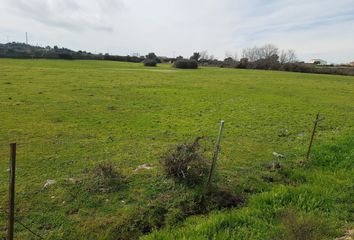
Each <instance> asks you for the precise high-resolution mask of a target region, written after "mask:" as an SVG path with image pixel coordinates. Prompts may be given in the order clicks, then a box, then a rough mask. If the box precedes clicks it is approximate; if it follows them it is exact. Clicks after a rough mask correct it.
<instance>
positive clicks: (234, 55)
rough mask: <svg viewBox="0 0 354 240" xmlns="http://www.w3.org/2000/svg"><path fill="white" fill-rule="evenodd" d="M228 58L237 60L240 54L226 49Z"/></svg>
mask: <svg viewBox="0 0 354 240" xmlns="http://www.w3.org/2000/svg"><path fill="white" fill-rule="evenodd" d="M227 58H232V59H233V60H234V61H237V60H238V54H237V53H236V52H235V53H232V52H230V51H226V52H225V59H227Z"/></svg>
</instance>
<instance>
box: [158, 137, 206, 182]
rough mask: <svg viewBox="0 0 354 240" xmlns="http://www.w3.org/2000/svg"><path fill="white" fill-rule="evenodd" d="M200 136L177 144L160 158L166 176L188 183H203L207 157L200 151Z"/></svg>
mask: <svg viewBox="0 0 354 240" xmlns="http://www.w3.org/2000/svg"><path fill="white" fill-rule="evenodd" d="M200 139H201V138H200V137H198V138H196V139H195V141H194V142H192V143H182V144H179V145H177V147H176V148H175V149H172V150H171V151H169V152H168V153H167V154H165V155H164V156H163V158H162V164H163V167H164V169H165V172H166V174H167V176H168V177H171V178H173V179H174V180H175V181H177V182H182V183H186V184H188V185H199V184H202V183H204V180H205V178H206V176H207V173H208V165H207V159H206V157H205V156H204V155H203V153H202V152H201V151H200V148H199V141H200Z"/></svg>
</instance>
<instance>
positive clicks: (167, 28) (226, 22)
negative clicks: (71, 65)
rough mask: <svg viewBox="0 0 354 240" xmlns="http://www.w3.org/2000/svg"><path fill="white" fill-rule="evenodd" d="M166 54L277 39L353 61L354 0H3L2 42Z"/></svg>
mask: <svg viewBox="0 0 354 240" xmlns="http://www.w3.org/2000/svg"><path fill="white" fill-rule="evenodd" d="M26 31H27V32H28V36H29V43H30V44H39V45H43V46H45V45H51V46H53V45H58V46H60V47H67V48H72V49H75V50H88V51H92V52H95V51H96V52H102V53H105V52H109V53H111V54H132V53H136V52H138V53H141V54H146V53H148V52H155V53H156V54H158V55H161V56H174V55H175V56H177V55H183V56H185V57H187V56H190V55H191V54H192V53H193V52H194V51H203V50H207V51H208V53H209V54H213V55H214V56H216V57H218V58H224V57H225V53H226V52H230V53H234V52H238V53H239V56H240V55H241V51H242V49H243V48H246V47H252V46H254V45H262V44H265V43H273V44H275V45H277V46H278V47H279V48H292V49H294V50H295V51H296V53H297V55H298V57H299V59H301V60H305V61H307V60H309V59H310V58H322V59H325V60H327V61H329V62H336V63H341V62H349V61H354V0H0V42H2V43H4V42H7V41H21V42H24V41H25V32H26Z"/></svg>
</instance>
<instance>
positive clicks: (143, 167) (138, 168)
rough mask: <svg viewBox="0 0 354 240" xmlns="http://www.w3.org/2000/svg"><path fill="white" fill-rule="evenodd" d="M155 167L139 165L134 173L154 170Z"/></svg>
mask: <svg viewBox="0 0 354 240" xmlns="http://www.w3.org/2000/svg"><path fill="white" fill-rule="evenodd" d="M152 168H153V166H152V165H151V164H150V163H145V164H142V165H139V166H138V167H137V168H135V170H134V172H139V171H140V170H144V169H145V170H150V169H152Z"/></svg>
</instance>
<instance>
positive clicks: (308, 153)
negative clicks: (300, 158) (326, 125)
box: [306, 113, 322, 160]
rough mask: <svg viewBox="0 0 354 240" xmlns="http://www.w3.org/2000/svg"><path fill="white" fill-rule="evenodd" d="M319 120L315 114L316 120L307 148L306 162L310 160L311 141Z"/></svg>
mask: <svg viewBox="0 0 354 240" xmlns="http://www.w3.org/2000/svg"><path fill="white" fill-rule="evenodd" d="M321 120H322V119H320V114H319V113H317V116H316V120H315V122H314V125H313V130H312V135H311V140H310V144H309V148H308V150H307V154H306V159H307V160H309V159H310V154H311V148H312V144H313V140H314V138H315V134H316V128H317V125H318V123H319V122H320V121H321Z"/></svg>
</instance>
